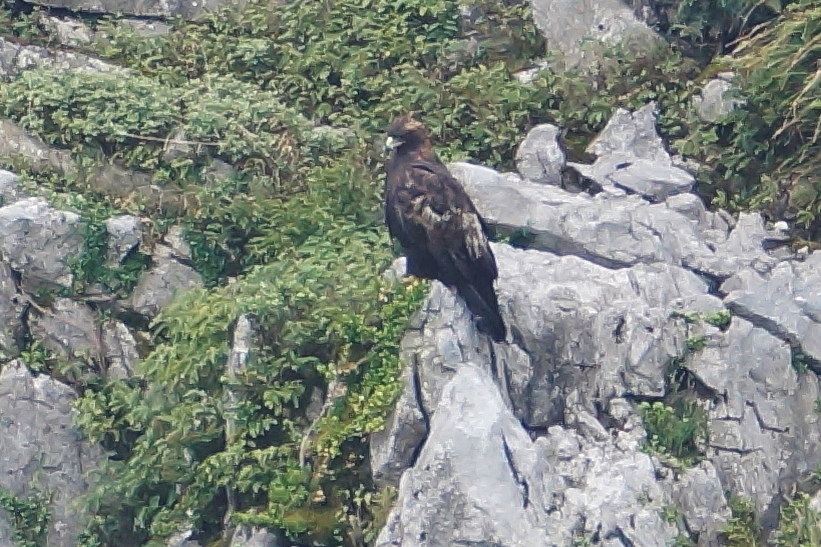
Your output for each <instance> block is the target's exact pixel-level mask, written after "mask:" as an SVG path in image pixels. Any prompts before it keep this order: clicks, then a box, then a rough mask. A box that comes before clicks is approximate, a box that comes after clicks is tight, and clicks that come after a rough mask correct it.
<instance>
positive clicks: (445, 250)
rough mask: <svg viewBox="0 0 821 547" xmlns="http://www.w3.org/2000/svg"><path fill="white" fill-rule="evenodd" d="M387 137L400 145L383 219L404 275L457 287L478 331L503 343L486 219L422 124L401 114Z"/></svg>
mask: <svg viewBox="0 0 821 547" xmlns="http://www.w3.org/2000/svg"><path fill="white" fill-rule="evenodd" d="M387 133H388V136H389V137H391V138H392V139H394V140H396V141H398V142H400V144H399V146H398V147H397V148H396V149H395V150H394V151H393V152H392V153H391V156H390V159H389V160H388V164H387V172H388V174H387V179H386V187H385V221H386V223H387V225H388V230H389V231H390V233H391V235H392V236H393V237H395V238H396V239H398V240H399V242H400V244H401V245H402V248H403V250H404V252H405V255H406V257H407V260H408V272H407V273H408V274H409V275H415V276H417V277H425V278H428V279H438V280H439V281H441V282H442V283H444V284H445V285H447V286H448V287H456V289H457V291H458V293H459V294H460V295H461V296H462V298H463V299H464V300H465V302H466V304H467V305H468V308H469V309H470V310H471V312H472V313H473V315H474V316H475V317H476V319H477V326H478V327H479V329H480V330H482V331H483V332H485V333H487V334H489V335H490V336H491V337H492V338H493V339H494V340H495V341H497V342H498V341H503V340H504V339H505V338H506V336H507V329H506V328H505V325H504V321H503V320H502V317H501V314H500V312H499V304H498V301H497V297H496V292H495V289H494V281H495V280H496V278H497V277H498V270H497V267H496V258H495V257H494V256H493V251H492V250H491V248H490V245H489V243H488V233H487V225H486V223H485V221H484V219H482V217H481V215H480V214H479V212H478V211H477V210H476V207H475V206H474V204H473V202H472V201H471V199H470V196H468V195H467V193H466V192H465V190H464V188H463V187H462V185H461V184H460V183H459V181H458V180H456V179H455V178H454V177H453V176H452V175H451V174H450V173H449V172H448V170H447V168H446V167H445V165H444V164H443V163H442V162H441V161H440V160H439V158H438V157H437V156H436V153H435V152H434V151H433V147H432V145H431V142H430V138H429V136H428V132H427V130H426V129H425V127H424V126H423V125H422V123H421V122H419V121H418V120H416V119H415V118H413V117H412V116H403V117H401V118H399V119H397V120H396V121H395V122H394V123H392V124H391V125H390V126H389V127H388V130H387Z"/></svg>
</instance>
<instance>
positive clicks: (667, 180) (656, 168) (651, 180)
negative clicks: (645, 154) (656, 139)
mask: <svg viewBox="0 0 821 547" xmlns="http://www.w3.org/2000/svg"><path fill="white" fill-rule="evenodd" d="M607 171H608V172H606V173H605V174H603V176H602V177H601V178H604V179H605V180H606V181H607V182H609V183H611V184H613V185H614V186H616V187H617V188H621V189H623V190H627V191H628V192H629V193H634V194H639V195H641V196H643V197H645V198H648V199H649V200H650V201H651V202H654V203H657V202H660V201H664V200H666V199H667V198H668V197H670V196H674V195H676V194H683V193H686V192H689V191H690V190H692V189H693V186H694V185H695V183H696V180H695V179H694V178H693V176H692V175H691V174H689V173H688V172H686V171H682V170H681V169H679V168H677V167H672V166H670V167H668V166H664V165H659V164H656V163H653V162H651V161H648V160H643V159H637V160H633V161H625V162H619V163H618V164H616V165H614V166H613V169H612V170H610V169H608V170H607ZM596 178H599V177H596Z"/></svg>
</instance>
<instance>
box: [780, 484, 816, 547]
mask: <svg viewBox="0 0 821 547" xmlns="http://www.w3.org/2000/svg"><path fill="white" fill-rule="evenodd" d="M811 504H812V498H811V497H810V496H809V495H808V494H800V495H798V496H797V497H796V498H795V499H793V500H791V501H790V502H789V503H787V504H786V505H784V506H783V507H782V508H781V520H780V522H779V524H778V530H777V531H776V545H779V546H782V547H816V546H817V545H821V514H819V513H818V511H816V510H815V509H813V508H812V506H811Z"/></svg>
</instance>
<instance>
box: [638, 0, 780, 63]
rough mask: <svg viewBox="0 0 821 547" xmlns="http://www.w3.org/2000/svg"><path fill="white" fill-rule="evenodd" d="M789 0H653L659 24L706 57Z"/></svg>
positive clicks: (721, 50)
mask: <svg viewBox="0 0 821 547" xmlns="http://www.w3.org/2000/svg"><path fill="white" fill-rule="evenodd" d="M789 1H790V0H769V1H761V0H710V1H709V2H704V1H702V0H660V1H657V2H654V8H655V10H656V12H657V14H658V16H659V19H660V21H659V23H660V24H659V27H660V29H661V30H663V31H665V32H666V33H668V34H669V35H671V36H674V37H677V38H680V39H681V40H682V41H684V42H685V43H688V44H691V45H692V46H693V47H694V48H698V49H704V50H706V52H705V53H706V55H705V56H706V57H707V59H708V60H709V57H710V56H712V55H714V54H715V53H719V54H721V53H724V49H725V48H726V47H727V46H729V45H730V44H731V42H733V41H734V40H735V39H736V38H738V36H739V35H740V34H741V33H742V32H743V31H744V30H746V29H750V28H753V27H755V26H756V25H758V24H761V23H762V22H764V21H766V20H768V19H771V18H772V17H774V16H775V15H777V14H778V13H779V12H780V11H781V9H782V7H783V4H786V3H788V2H789Z"/></svg>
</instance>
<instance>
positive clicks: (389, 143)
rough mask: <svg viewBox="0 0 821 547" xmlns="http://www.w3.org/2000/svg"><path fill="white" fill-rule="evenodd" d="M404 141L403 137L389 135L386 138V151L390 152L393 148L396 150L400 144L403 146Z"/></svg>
mask: <svg viewBox="0 0 821 547" xmlns="http://www.w3.org/2000/svg"><path fill="white" fill-rule="evenodd" d="M402 144H403V141H402V140H401V139H394V138H393V137H388V138H387V139H385V152H390V151H392V150H396V149H397V148H399V147H400V146H402Z"/></svg>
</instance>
